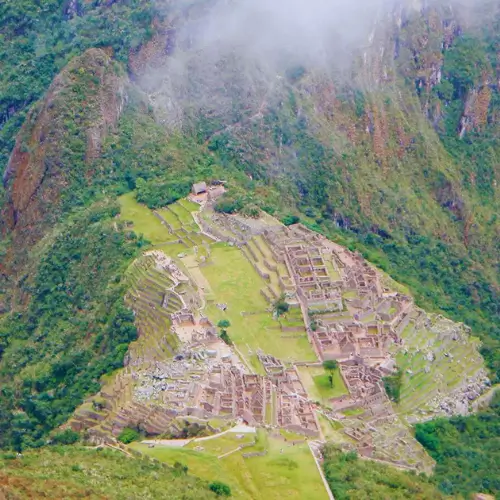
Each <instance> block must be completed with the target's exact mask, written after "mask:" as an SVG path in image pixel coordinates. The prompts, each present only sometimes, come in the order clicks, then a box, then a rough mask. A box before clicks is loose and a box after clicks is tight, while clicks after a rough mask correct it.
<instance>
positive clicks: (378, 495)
mask: <svg viewBox="0 0 500 500" xmlns="http://www.w3.org/2000/svg"><path fill="white" fill-rule="evenodd" d="M323 454H324V458H325V461H324V463H323V469H324V471H325V476H326V480H327V481H328V484H329V485H330V489H331V490H332V493H333V495H334V497H335V499H336V500H385V499H389V498H390V499H391V500H399V499H401V500H402V499H407V498H412V499H420V500H427V499H429V498H432V499H436V500H437V499H440V498H445V495H444V494H442V493H440V492H439V491H438V490H437V488H436V487H435V486H434V485H433V484H432V482H431V480H430V479H429V478H427V477H425V476H417V475H415V474H410V473H407V472H403V471H400V470H398V469H395V468H391V467H387V466H385V465H382V464H379V463H376V462H371V461H369V460H362V459H360V458H358V456H357V455H356V453H353V452H351V453H343V452H341V451H340V450H339V449H337V448H336V447H335V446H334V445H327V446H325V447H324V448H323ZM447 498H449V497H447Z"/></svg>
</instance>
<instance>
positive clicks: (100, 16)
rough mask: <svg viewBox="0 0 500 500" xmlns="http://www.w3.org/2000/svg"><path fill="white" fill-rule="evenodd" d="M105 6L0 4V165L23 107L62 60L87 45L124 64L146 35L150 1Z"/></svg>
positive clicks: (31, 1) (29, 0)
mask: <svg viewBox="0 0 500 500" xmlns="http://www.w3.org/2000/svg"><path fill="white" fill-rule="evenodd" d="M109 3H110V2H66V1H64V2H62V1H60V0H47V1H44V2H39V1H37V0H18V1H15V2H2V3H1V4H0V19H1V20H2V23H1V26H0V59H1V60H2V71H1V73H0V96H1V97H0V123H1V124H2V126H1V127H0V165H5V163H6V161H7V158H8V156H9V154H10V152H11V150H12V147H13V145H14V138H15V135H16V134H17V131H18V129H19V126H20V124H21V123H22V121H23V120H24V117H25V115H26V112H27V110H28V109H29V106H30V105H31V104H32V103H33V102H35V101H36V100H37V99H39V98H40V97H41V96H42V95H43V94H44V92H45V91H46V90H47V88H48V86H49V85H50V83H51V82H52V80H53V78H54V77H55V75H56V74H57V73H58V72H59V71H60V70H61V69H62V68H63V67H64V66H65V65H66V64H67V63H68V61H70V60H71V59H72V58H73V57H74V56H77V55H80V54H81V53H83V51H84V50H85V49H88V48H90V47H111V48H112V49H113V50H114V52H115V57H116V58H117V59H118V60H120V61H122V62H127V60H128V53H129V50H130V49H133V48H135V47H138V46H139V45H140V44H141V42H143V41H144V40H145V39H148V38H149V37H150V36H151V27H150V26H151V21H152V18H153V15H154V14H155V12H154V10H153V6H152V4H151V3H150V2H147V1H142V0H127V1H126V2H111V5H108V4H109ZM71 4H74V5H76V6H77V9H76V10H75V11H72V10H71V9H70V8H69V7H70V5H71ZM156 15H158V13H156Z"/></svg>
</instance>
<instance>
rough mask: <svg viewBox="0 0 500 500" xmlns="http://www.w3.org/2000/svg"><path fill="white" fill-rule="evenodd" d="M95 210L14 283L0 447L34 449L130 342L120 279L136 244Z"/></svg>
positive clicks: (108, 213) (5, 330) (64, 228)
mask: <svg viewBox="0 0 500 500" xmlns="http://www.w3.org/2000/svg"><path fill="white" fill-rule="evenodd" d="M118 211H119V210H118V207H117V206H116V205H114V204H112V203H111V204H110V203H101V204H98V205H95V206H93V207H91V208H89V209H86V210H83V211H81V212H79V214H78V215H76V216H75V217H72V218H70V219H69V220H68V221H66V222H65V223H64V224H61V225H60V226H58V227H57V228H55V230H54V231H53V232H52V233H51V234H50V236H47V238H46V241H44V242H43V245H40V248H39V249H37V252H36V262H34V264H33V268H32V269H30V273H29V274H28V275H25V276H24V279H23V281H22V282H21V283H20V292H21V293H22V294H23V295H24V296H29V297H30V300H29V303H28V305H27V306H26V307H25V308H23V309H20V310H19V311H18V312H15V313H12V314H10V315H8V316H7V317H5V318H4V319H3V320H2V321H1V322H0V381H1V384H0V385H1V392H0V394H1V397H0V429H1V432H0V447H14V448H16V449H22V448H24V447H27V446H41V445H42V444H44V443H45V439H44V438H45V436H46V435H47V432H48V431H49V430H51V429H53V428H54V427H56V426H59V425H61V424H63V423H64V422H65V421H66V420H67V418H68V417H69V416H70V414H71V412H72V411H73V410H74V409H75V407H76V406H77V405H78V404H80V403H81V402H82V399H83V397H84V396H85V395H87V394H89V393H91V392H96V391H97V390H98V389H99V387H100V386H99V378H100V376H101V375H103V374H104V373H108V372H110V371H112V370H114V369H116V368H119V367H121V366H123V357H124V355H125V353H126V351H127V349H128V345H129V343H130V342H131V341H133V340H135V338H136V336H137V332H136V328H135V326H134V323H133V321H134V318H133V315H132V313H131V311H130V310H129V309H127V308H126V307H125V306H124V303H123V294H124V290H123V287H122V286H121V285H120V281H121V275H122V273H123V272H124V271H125V269H126V266H127V264H128V263H129V262H130V260H131V259H132V258H133V257H134V256H135V255H136V252H137V250H138V248H139V247H140V246H141V244H142V241H141V240H138V239H137V238H136V236H135V235H134V234H133V233H127V232H125V231H124V230H123V227H122V225H121V224H117V223H116V222H114V221H113V219H112V217H113V216H115V215H116V214H117V213H118Z"/></svg>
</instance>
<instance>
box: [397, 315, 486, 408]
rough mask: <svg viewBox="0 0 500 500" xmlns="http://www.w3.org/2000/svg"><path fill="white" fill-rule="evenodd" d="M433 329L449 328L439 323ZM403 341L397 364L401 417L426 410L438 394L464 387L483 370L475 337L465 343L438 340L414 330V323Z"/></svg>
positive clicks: (422, 330) (434, 334)
mask: <svg viewBox="0 0 500 500" xmlns="http://www.w3.org/2000/svg"><path fill="white" fill-rule="evenodd" d="M433 321H435V318H433ZM435 327H437V328H438V329H439V328H441V327H442V328H443V329H445V328H447V327H449V324H447V323H445V322H443V323H439V322H438V323H437V324H435ZM402 337H403V339H404V342H405V347H406V349H407V353H405V352H404V351H401V352H399V353H398V354H397V356H396V360H397V364H398V366H399V367H400V368H401V369H402V371H403V380H402V387H401V400H400V404H399V409H400V411H402V412H403V413H412V412H413V411H416V410H419V409H424V410H425V409H426V404H427V402H428V401H429V400H431V399H432V397H433V396H435V395H437V393H438V391H440V393H441V394H446V393H450V392H452V391H453V390H454V389H455V388H457V387H458V386H459V385H461V384H462V383H464V381H465V379H466V377H468V376H472V375H474V374H475V373H476V372H477V371H478V370H479V369H481V367H482V366H483V363H482V358H481V356H480V355H479V353H478V352H477V350H476V346H477V343H478V340H477V339H475V338H474V337H469V339H468V341H467V342H465V343H464V342H463V341H454V340H452V339H440V338H439V336H438V334H437V333H434V332H432V331H431V330H430V329H420V330H418V331H417V330H415V327H414V324H413V323H410V324H409V325H408V327H407V328H406V329H405V330H404V331H403V333H402ZM419 350H420V352H419ZM428 353H432V355H433V358H434V359H433V361H429V360H428V359H427V355H428ZM426 367H428V373H426V371H425V368H426Z"/></svg>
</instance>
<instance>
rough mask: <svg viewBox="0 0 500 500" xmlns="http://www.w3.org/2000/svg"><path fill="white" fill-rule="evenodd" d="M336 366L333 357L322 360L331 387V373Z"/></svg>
mask: <svg viewBox="0 0 500 500" xmlns="http://www.w3.org/2000/svg"><path fill="white" fill-rule="evenodd" d="M338 367H339V364H338V363H337V361H335V360H334V359H327V360H325V361H323V368H324V369H325V370H326V371H327V372H328V380H329V381H330V386H331V387H333V374H334V372H335V370H337V368H338Z"/></svg>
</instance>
